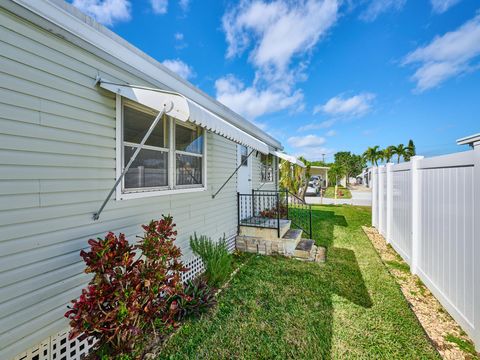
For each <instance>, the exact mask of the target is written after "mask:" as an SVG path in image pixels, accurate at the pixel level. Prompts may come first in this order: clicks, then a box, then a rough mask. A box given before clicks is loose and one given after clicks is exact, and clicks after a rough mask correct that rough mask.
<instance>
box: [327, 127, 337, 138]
mask: <svg viewBox="0 0 480 360" xmlns="http://www.w3.org/2000/svg"><path fill="white" fill-rule="evenodd" d="M326 135H327V136H335V135H337V132H336V131H335V130H333V129H332V130H329V131H327V134H326Z"/></svg>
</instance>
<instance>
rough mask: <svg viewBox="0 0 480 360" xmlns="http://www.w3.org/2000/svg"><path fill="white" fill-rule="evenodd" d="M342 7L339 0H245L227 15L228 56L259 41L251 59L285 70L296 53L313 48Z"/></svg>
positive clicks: (225, 26) (261, 64)
mask: <svg viewBox="0 0 480 360" xmlns="http://www.w3.org/2000/svg"><path fill="white" fill-rule="evenodd" d="M338 7H339V4H338V1H337V0H321V1H320V0H317V1H315V0H307V1H305V2H298V3H297V2H287V1H283V0H279V1H274V2H264V1H245V0H244V1H242V2H241V3H240V5H239V6H238V7H236V8H234V9H233V10H232V11H230V12H228V13H227V14H226V15H225V16H224V17H223V28H224V30H225V34H226V38H227V42H228V50H227V57H233V56H235V55H238V54H241V53H242V52H243V51H245V50H246V49H247V48H248V46H249V45H250V42H251V41H252V40H255V41H256V42H257V44H256V45H255V46H254V49H253V50H252V52H251V54H250V59H251V61H252V62H253V63H254V64H255V65H256V66H258V67H269V66H274V67H276V68H277V69H279V70H284V69H285V68H286V67H287V66H288V65H289V63H290V60H291V59H292V57H293V56H294V55H297V54H302V53H305V52H307V51H309V50H310V49H312V48H313V46H315V44H317V42H318V41H319V39H320V38H321V37H322V36H324V35H325V34H326V32H327V31H328V30H329V29H330V28H331V27H332V26H333V25H334V24H335V22H336V21H337V17H338Z"/></svg>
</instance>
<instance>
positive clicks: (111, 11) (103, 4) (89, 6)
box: [72, 0, 131, 25]
mask: <svg viewBox="0 0 480 360" xmlns="http://www.w3.org/2000/svg"><path fill="white" fill-rule="evenodd" d="M72 5H73V6H75V7H76V8H78V9H79V10H80V11H82V12H84V13H85V14H87V15H89V16H91V17H93V18H94V19H95V20H96V21H98V22H99V23H102V24H104V25H113V24H114V23H115V22H117V21H128V20H130V18H131V4H130V1H128V0H103V1H102V0H74V1H73V2H72Z"/></svg>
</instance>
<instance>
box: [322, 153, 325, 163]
mask: <svg viewBox="0 0 480 360" xmlns="http://www.w3.org/2000/svg"><path fill="white" fill-rule="evenodd" d="M322 162H323V163H324V164H325V154H322Z"/></svg>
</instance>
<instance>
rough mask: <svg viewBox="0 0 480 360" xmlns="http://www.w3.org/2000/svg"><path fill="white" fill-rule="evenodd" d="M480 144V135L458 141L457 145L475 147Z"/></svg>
mask: <svg viewBox="0 0 480 360" xmlns="http://www.w3.org/2000/svg"><path fill="white" fill-rule="evenodd" d="M476 142H480V133H477V134H474V135H469V136H465V137H463V138H461V139H458V140H457V145H470V146H472V147H473V144H475V143H476Z"/></svg>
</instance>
